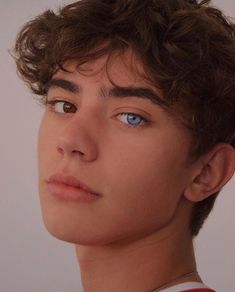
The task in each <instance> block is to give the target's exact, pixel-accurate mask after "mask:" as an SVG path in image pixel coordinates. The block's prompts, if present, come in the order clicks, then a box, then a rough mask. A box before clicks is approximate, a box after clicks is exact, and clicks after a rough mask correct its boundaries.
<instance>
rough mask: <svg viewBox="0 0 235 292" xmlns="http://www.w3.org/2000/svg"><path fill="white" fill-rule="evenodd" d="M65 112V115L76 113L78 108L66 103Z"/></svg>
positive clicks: (64, 105)
mask: <svg viewBox="0 0 235 292" xmlns="http://www.w3.org/2000/svg"><path fill="white" fill-rule="evenodd" d="M63 111H64V112H65V113H75V112H76V107H75V106H74V105H73V104H71V103H68V102H65V103H64V104H63Z"/></svg>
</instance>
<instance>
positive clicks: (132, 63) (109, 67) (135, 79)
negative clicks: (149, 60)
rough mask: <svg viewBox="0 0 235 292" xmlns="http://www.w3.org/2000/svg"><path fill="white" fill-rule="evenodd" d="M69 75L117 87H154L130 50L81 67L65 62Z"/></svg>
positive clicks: (59, 74) (59, 73) (73, 62)
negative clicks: (104, 80)
mask: <svg viewBox="0 0 235 292" xmlns="http://www.w3.org/2000/svg"><path fill="white" fill-rule="evenodd" d="M63 67H64V69H65V70H66V71H68V72H69V73H72V74H73V73H74V74H79V73H80V74H81V76H84V77H91V78H92V79H93V80H94V81H97V82H98V81H101V79H107V80H109V81H111V83H112V82H113V83H114V84H115V85H117V86H134V85H136V84H138V85H139V86H144V85H148V86H151V87H152V89H153V88H156V87H154V86H153V85H152V84H151V82H150V81H149V79H148V78H147V74H146V72H145V71H144V69H143V65H142V62H141V60H139V59H138V58H137V56H136V55H135V54H134V52H133V51H132V50H131V49H127V50H125V51H123V52H113V53H112V54H110V55H105V56H102V57H100V58H99V59H95V60H90V61H88V62H86V63H84V64H82V65H79V63H78V62H76V61H67V62H66V63H65V64H64V65H63ZM66 71H63V70H58V71H57V72H56V74H55V75H54V77H59V76H61V75H63V76H64V75H68V74H66Z"/></svg>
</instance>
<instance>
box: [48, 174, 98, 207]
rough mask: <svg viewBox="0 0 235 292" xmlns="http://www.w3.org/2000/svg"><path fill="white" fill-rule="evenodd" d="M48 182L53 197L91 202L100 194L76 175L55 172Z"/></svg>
mask: <svg viewBox="0 0 235 292" xmlns="http://www.w3.org/2000/svg"><path fill="white" fill-rule="evenodd" d="M46 182H47V190H48V192H49V193H50V194H51V195H52V196H53V197H56V198H58V199H62V200H65V201H84V202H89V201H92V200H95V199H97V198H98V197H99V196H100V195H99V194H98V193H97V192H96V191H94V190H92V189H91V188H90V187H88V186H87V185H86V184H84V183H83V182H81V181H79V180H78V179H77V178H76V177H74V176H65V175H63V174H54V175H52V176H50V177H49V179H48V180H47V181H46Z"/></svg>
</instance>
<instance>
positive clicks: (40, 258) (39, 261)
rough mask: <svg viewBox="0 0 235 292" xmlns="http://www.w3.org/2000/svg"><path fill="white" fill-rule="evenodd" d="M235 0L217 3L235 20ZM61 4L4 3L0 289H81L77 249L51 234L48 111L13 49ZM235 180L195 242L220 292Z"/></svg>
mask: <svg viewBox="0 0 235 292" xmlns="http://www.w3.org/2000/svg"><path fill="white" fill-rule="evenodd" d="M233 1H234V0H217V1H214V3H215V4H216V5H217V6H219V7H220V8H222V9H223V10H224V12H225V13H226V14H228V15H230V16H234V15H235V4H234V2H233ZM63 3H71V1H60V0H40V1H38V0H19V1H18V0H17V1H16V0H8V1H5V0H0V90H1V106H0V133H1V138H0V190H1V194H0V291H1V292H15V291H17V292H42V291H43V292H68V291H69V292H75V291H76V292H81V291H82V288H81V283H80V274H79V267H78V265H77V262H76V259H75V254H74V248H73V246H72V245H69V244H66V243H64V242H61V241H58V240H56V239H54V238H53V237H51V236H50V235H49V234H48V233H47V232H46V230H45V228H44V226H43V224H42V220H41V214H40V207H39V200H38V194H37V154H36V148H37V147H36V145H37V131H38V127H39V123H40V119H41V116H42V109H41V108H40V106H39V105H37V103H36V102H35V100H34V97H33V96H32V94H30V93H29V92H28V90H27V89H26V87H25V86H24V84H23V83H22V82H21V81H20V80H19V79H18V77H17V76H16V72H15V71H16V70H15V65H14V62H13V60H12V58H11V57H10V54H9V52H8V50H9V49H10V48H11V47H12V45H13V43H14V40H15V36H16V33H17V31H18V30H19V28H20V27H21V26H22V25H23V23H24V22H26V21H27V20H29V19H30V18H32V17H33V16H35V15H37V14H38V13H40V12H42V11H43V10H45V9H46V8H53V9H56V8H58V7H59V6H60V5H62V4H63ZM234 190H235V179H234V178H233V179H232V180H231V181H230V182H229V184H228V185H227V186H226V187H225V188H224V191H223V192H222V193H221V195H220V197H219V199H218V200H217V202H216V205H215V208H214V211H213V213H212V214H211V215H210V217H209V219H208V220H207V223H206V225H205V226H204V228H203V230H202V231H201V233H200V235H199V236H198V238H197V240H196V241H195V248H196V254H197V259H198V268H199V271H200V273H201V276H202V277H203V279H204V281H205V282H206V283H207V284H208V285H210V286H211V287H213V288H215V289H217V292H232V291H235V281H234V273H235V254H234V249H235V227H234V216H235V196H234Z"/></svg>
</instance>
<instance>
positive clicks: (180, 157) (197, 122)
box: [15, 0, 235, 241]
mask: <svg viewBox="0 0 235 292" xmlns="http://www.w3.org/2000/svg"><path fill="white" fill-rule="evenodd" d="M209 2H210V1H201V2H200V3H199V2H198V1H197V0H167V1H166V0H148V1H140V0H132V1H129V0H120V1H110V0H98V1H93V0H81V1H78V2H75V3H73V4H71V5H68V6H65V7H64V8H62V9H61V10H60V11H59V13H58V14H55V13H54V12H52V11H46V12H45V13H43V14H42V15H40V16H38V17H37V18H35V19H33V20H32V21H31V22H29V23H27V24H26V25H25V26H24V27H23V28H22V30H21V32H20V33H19V35H18V38H17V41H16V45H15V58H16V63H17V68H18V71H19V73H20V74H21V76H22V78H23V79H24V81H25V82H26V83H27V84H28V86H29V87H30V88H31V90H32V91H33V92H34V93H35V94H36V95H39V96H40V98H41V100H42V101H47V99H48V97H50V96H51V97H53V96H56V95H58V96H59V95H60V94H61V92H56V90H58V88H57V86H54V85H55V84H54V85H52V86H51V84H52V82H51V81H52V80H55V79H62V80H64V79H65V80H69V81H71V82H72V83H75V84H77V83H78V84H79V85H80V83H82V86H83V87H84V96H85V92H86V93H87V95H90V96H93V95H94V96H95V94H94V92H98V91H100V89H101V87H98V84H99V85H100V84H103V85H105V90H106V91H107V88H108V87H109V86H111V85H112V86H114V87H115V88H116V89H118V88H119V89H120V88H122V89H123V88H125V87H130V86H132V85H136V84H137V85H138V88H143V87H144V88H146V86H147V87H148V88H151V89H152V90H153V91H154V92H155V94H156V95H157V96H159V97H160V99H161V102H160V101H158V100H155V103H159V102H160V104H158V108H157V110H155V109H154V110H152V108H151V110H150V112H151V113H152V116H154V117H155V116H159V124H160V125H161V124H162V125H165V126H164V127H165V128H163V130H162V132H161V131H160V132H159V133H158V134H157V132H155V131H152V132H151V131H149V132H148V130H144V127H143V128H142V130H141V131H144V132H141V134H142V135H141V136H142V138H143V139H142V140H139V136H140V135H139V134H140V133H138V135H137V136H138V139H137V137H136V136H135V135H136V133H135V134H133V132H132V133H131V134H130V136H128V135H129V134H128V135H127V133H126V132H125V133H122V134H120V136H119V135H118V140H119V142H120V144H119V143H117V142H118V141H116V140H115V139H116V138H115V137H113V136H112V135H110V136H108V134H107V133H108V132H109V130H108V129H106V128H105V127H103V126H102V127H101V126H100V127H98V126H97V127H96V130H94V124H96V125H103V124H102V123H103V122H104V121H102V119H100V120H97V121H96V122H95V121H93V122H94V124H93V125H92V124H90V125H89V123H88V124H86V126H84V127H83V128H81V129H80V132H79V133H80V134H79V135H83V136H82V137H81V141H85V142H84V145H83V147H84V149H86V150H84V151H80V150H79V152H80V154H81V152H82V153H83V154H84V153H85V152H86V151H88V152H89V153H88V154H89V155H90V159H91V157H92V161H93V165H95V164H94V163H96V162H94V161H99V160H98V159H97V158H96V159H94V157H97V153H98V152H99V151H97V149H98V148H99V147H100V149H101V148H102V147H103V149H105V153H106V155H107V157H106V158H107V160H106V162H101V163H100V164H99V163H97V164H96V166H95V167H94V168H92V167H91V165H92V164H91V163H88V164H87V165H89V166H87V165H86V166H85V167H84V166H83V165H82V166H81V167H80V171H82V172H83V174H82V176H83V178H86V177H88V178H89V175H90V173H91V172H92V173H93V174H92V177H93V178H94V176H95V174H97V172H99V169H102V168H103V174H102V175H101V177H100V179H103V180H104V179H105V177H108V178H109V179H110V180H107V184H106V185H104V186H102V191H104V192H105V193H113V194H115V191H114V189H113V188H114V182H115V179H116V180H117V181H118V182H119V185H120V183H121V184H122V185H124V186H126V187H127V186H128V185H130V186H132V185H134V183H135V182H136V180H141V178H144V183H143V181H142V183H141V185H142V186H143V187H142V189H141V186H140V185H138V184H136V185H137V186H136V190H133V188H131V187H130V188H131V189H130V190H128V188H127V190H128V191H129V193H130V194H131V193H132V192H133V194H132V195H133V196H134V193H135V192H137V189H138V191H139V192H140V194H139V195H141V196H143V195H144V194H145V193H152V194H154V192H157V191H156V190H157V189H158V188H159V190H160V192H161V193H162V194H164V193H167V194H168V196H167V197H166V200H165V201H164V200H162V197H160V195H161V194H158V196H156V198H155V197H154V196H152V197H150V202H151V205H154V204H155V205H158V206H159V208H160V209H163V210H164V208H166V205H168V208H169V214H171V215H169V216H168V217H167V218H163V217H161V216H160V215H159V216H158V215H157V216H156V218H154V216H155V215H154V212H152V213H151V212H149V209H148V207H149V205H142V206H144V207H145V209H146V210H145V213H142V215H145V216H146V217H148V216H149V217H151V218H152V222H154V220H155V219H156V220H159V228H160V227H161V226H162V225H161V224H164V222H166V221H170V220H171V219H172V218H171V217H172V216H173V214H174V210H176V209H177V206H178V204H179V201H181V200H182V199H183V200H184V201H185V202H184V204H185V205H187V204H189V203H190V206H191V207H190V208H188V209H190V215H189V222H188V228H189V230H190V232H191V235H192V236H195V235H197V234H198V232H199V230H200V228H201V227H202V225H203V222H204V221H205V219H206V218H207V216H208V214H209V213H210V211H211V209H212V208H213V205H214V202H215V199H216V197H217V195H218V193H219V191H220V190H221V188H222V187H223V185H224V184H225V183H226V182H227V181H228V180H229V179H230V177H231V176H232V174H233V171H234V146H235V126H234V125H235V75H234V72H235V36H234V25H233V24H232V23H231V22H230V21H229V20H228V19H227V18H225V17H224V16H223V14H222V12H221V11H219V10H218V9H216V8H213V7H211V6H210V5H209ZM86 80H89V83H87V81H86ZM91 84H92V85H91ZM60 87H61V84H60ZM62 87H63V86H62ZM92 89H93V91H92ZM63 90H64V89H63ZM66 94H67V91H66ZM70 94H74V92H73V93H71V92H70ZM119 94H120V91H118V90H117V91H116V95H119ZM121 94H122V95H123V92H122V93H121ZM128 94H129V95H130V92H129V93H128ZM138 94H140V92H138ZM124 95H125V94H124ZM70 97H71V96H70ZM155 98H156V96H155V95H153V96H151V98H148V99H149V100H150V99H153V100H154V99H155ZM72 100H73V103H75V102H74V100H75V97H72ZM149 100H148V102H149ZM93 102H94V104H96V100H95V99H94V100H93ZM84 104H85V103H84ZM87 106H88V105H87ZM90 106H91V108H92V105H91V104H90ZM99 106H100V107H99V108H100V110H101V109H102V108H103V112H102V114H103V115H105V113H104V108H106V109H107V111H109V110H110V107H112V106H113V105H112V106H110V105H109V107H107V106H106V105H105V106H103V107H101V105H99ZM125 106H126V105H125ZM148 106H149V105H148V104H147V105H146V101H144V102H143V103H142V99H141V101H138V106H137V107H138V111H137V116H138V113H139V115H142V112H141V110H142V111H147V108H148ZM128 107H129V104H128V106H127V108H128ZM131 107H133V105H131ZM142 107H143V109H141V108H142ZM84 108H85V106H84ZM160 109H161V110H160ZM101 111H102V110H101ZM81 112H82V111H81ZM97 113H98V105H97V108H96V112H95V106H94V116H97ZM81 116H82V113H81ZM94 116H93V117H94ZM118 117H119V118H120V119H121V121H123V118H124V116H121V115H120V116H118ZM135 118H136V116H135ZM154 119H155V118H154ZM146 120H147V118H146ZM77 122H79V121H77ZM83 122H84V121H83V120H81V121H80V122H79V123H78V125H80V126H78V130H79V127H82V126H81V125H83ZM157 122H158V121H157V119H156V120H154V121H153V123H157ZM43 123H44V124H45V123H46V125H47V126H46V128H47V130H45V129H44V128H45V127H42V128H43V129H42V131H41V132H42V133H43V134H41V140H43V137H47V138H48V137H50V136H51V137H52V138H51V140H53V141H51V144H50V146H48V147H49V148H50V149H52V148H53V147H54V149H55V152H56V154H55V157H56V158H55V160H54V161H55V162H56V163H60V161H62V157H64V156H65V152H66V151H65V148H66V147H68V144H66V145H67V146H66V145H65V144H63V143H64V142H63V141H64V140H63V139H62V138H58V139H57V137H60V136H63V135H67V133H68V132H69V131H72V130H71V128H72V126H71V128H69V127H67V126H66V127H64V134H63V135H62V134H61V132H57V128H53V127H52V126H51V125H52V123H51V122H50V121H49V120H48V118H47V116H46V117H45V119H44V122H43ZM59 123H60V122H59V121H58V123H57V125H59ZM63 123H64V122H63ZM84 125H85V124H84ZM101 128H102V129H103V130H101ZM60 129H61V127H60ZM84 129H86V131H87V132H89V133H92V137H95V138H91V139H90V138H89V137H88V136H89V135H91V134H89V135H88V134H86V133H85V130H84ZM105 129H106V130H105ZM146 129H147V128H146ZM133 130H134V131H137V128H134V129H132V130H131V131H133ZM74 131H75V130H74ZM115 131H116V130H115ZM115 131H114V132H113V133H115ZM118 131H119V130H117V132H118ZM125 131H126V130H125ZM128 131H130V129H129V130H128ZM138 131H139V130H138ZM45 133H46V134H45ZM53 133H54V134H53ZM98 134H99V135H98ZM155 134H156V136H154V135H155ZM43 135H45V136H43ZM73 135H75V132H73V134H71V137H72V136H73ZM158 135H159V136H158ZM85 136H86V138H84V137H85ZM116 137H117V135H116ZM124 137H125V139H124ZM129 137H130V139H132V140H130V141H129V142H127V140H128V139H129ZM48 139H49V138H48ZM56 139H57V140H58V141H56ZM82 139H84V140H82ZM89 139H90V140H89ZM93 139H94V140H93ZM122 139H124V140H122ZM62 140H63V141H62ZM88 140H89V141H88ZM100 140H101V141H100ZM159 140H161V141H162V142H159ZM54 141H55V143H54ZM94 141H95V142H94ZM112 141H114V142H112ZM123 141H125V149H127V148H128V147H129V151H127V152H125V151H124V150H123ZM74 143H75V142H74ZM75 144H76V143H75ZM93 144H94V145H96V146H94V145H93ZM40 145H41V146H40V148H41V152H45V151H48V148H47V147H46V146H45V145H44V143H40ZM63 145H65V146H63ZM92 145H93V146H92ZM97 145H99V146H97ZM102 145H103V146H102ZM134 145H136V147H134ZM79 147H80V146H79ZM133 147H134V148H133ZM100 153H102V151H100ZM89 155H88V156H89ZM108 155H109V157H112V156H113V155H115V156H116V157H114V158H111V159H108ZM41 156H42V155H41ZM49 156H51V154H50V155H49ZM118 157H120V159H118ZM140 157H142V158H143V157H144V158H143V159H142V158H141V159H140ZM146 157H147V158H146ZM160 157H163V158H164V159H163V160H161V159H160ZM83 158H84V155H83ZM150 158H151V159H150ZM40 159H41V158H40ZM76 159H77V158H76ZM42 160H43V159H42ZM46 160H48V157H46ZM104 160H105V159H104ZM104 160H103V161H104ZM63 161H64V160H63ZM87 161H88V160H86V162H87ZM108 161H110V163H108ZM124 161H125V162H126V163H124ZM90 162H91V161H90ZM134 162H136V165H135V164H133V163H134ZM209 162H210V163H209ZM74 163H75V162H74ZM130 163H131V164H133V167H134V169H135V170H136V169H137V170H136V171H135V172H134V175H136V177H135V176H134V177H133V181H132V178H131V176H129V175H128V174H126V173H125V170H128V171H132V169H131V168H130V169H129V168H128V165H129V164H130ZM51 165H53V162H52V163H51ZM72 165H73V163H72ZM138 165H143V166H144V168H145V171H143V169H142V170H141V169H138ZM67 166H68V165H67ZM67 166H65V164H63V163H62V162H61V169H62V168H63V167H64V169H65V168H66V167H67ZM55 168H56V166H55V165H54V169H55ZM146 168H148V169H147V170H146ZM113 169H116V170H117V172H116V173H115V171H114V175H115V176H114V175H113V176H112V175H110V173H112V171H113ZM170 169H171V170H172V171H171V172H169V170H170ZM214 169H217V170H214ZM218 169H220V170H221V169H222V170H223V171H222V172H221V171H219V170H218ZM74 170H75V168H74ZM101 172H102V170H101ZM123 173H124V174H125V175H122V174H123ZM146 173H147V174H146ZM219 173H220V174H219ZM92 180H93V181H92ZM130 181H131V182H130ZM164 181H167V184H164V183H163V182H164ZM189 181H191V184H189ZM153 182H155V183H153ZM96 183H97V181H96V180H95V179H91V184H95V185H96ZM112 183H113V185H112ZM132 183H133V184H132ZM169 184H170V185H172V186H171V187H169ZM117 189H118V188H117ZM118 191H119V192H120V193H121V192H124V189H122V188H119V189H118ZM128 191H127V194H126V196H128ZM132 195H130V198H131V197H132ZM173 197H174V200H173V201H174V203H170V202H172V198H173ZM127 201H128V200H127ZM163 201H164V202H163ZM118 202H119V204H120V205H119V207H120V208H121V207H122V203H123V202H122V201H121V199H120V200H119V201H118V200H117V201H116V203H118ZM143 202H144V201H143ZM143 202H141V204H144V203H143ZM132 204H133V201H131V199H130V200H129V202H127V206H129V207H130V208H131V206H132ZM106 207H107V208H108V206H106ZM71 208H74V206H72V207H71ZM133 208H135V209H136V210H138V208H139V209H141V205H138V204H136V206H134V207H133ZM90 211H92V208H91V209H90ZM111 211H112V212H111ZM115 211H116V209H113V208H112V207H110V218H111V217H112V215H111V214H113V216H114V218H116V217H115ZM124 211H125V208H124ZM124 211H123V214H122V215H123V216H124V217H125V214H124V213H125V212H124ZM153 211H154V210H153ZM61 212H63V210H61ZM80 212H82V211H81V210H80ZM130 213H131V211H130ZM120 214H121V213H117V214H116V215H117V216H119V215H120ZM100 216H102V213H100ZM133 216H134V214H133ZM106 219H107V218H106ZM164 220H165V221H164ZM124 222H125V221H122V220H120V224H123V223H124ZM65 224H66V223H65ZM147 224H149V222H148V223H147V222H146V226H147ZM143 226H144V225H143ZM148 226H150V225H148ZM136 228H137V226H136ZM143 228H144V227H143ZM151 228H154V226H152V227H151ZM151 228H150V229H151ZM129 232H130V230H129ZM142 232H144V231H142ZM71 241H72V240H71Z"/></svg>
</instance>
